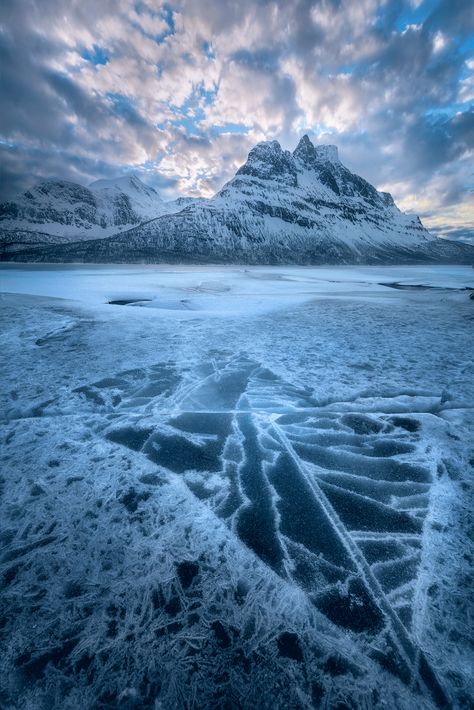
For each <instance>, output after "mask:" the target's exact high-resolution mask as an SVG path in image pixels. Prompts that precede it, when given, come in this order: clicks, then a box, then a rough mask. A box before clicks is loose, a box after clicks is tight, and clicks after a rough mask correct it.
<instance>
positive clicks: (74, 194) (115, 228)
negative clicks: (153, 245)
mask: <svg viewBox="0 0 474 710" xmlns="http://www.w3.org/2000/svg"><path fill="white" fill-rule="evenodd" d="M191 201H192V200H191ZM186 204H189V200H188V201H187V202H186V200H185V202H184V203H183V198H179V199H178V200H174V201H172V202H164V201H163V199H162V198H161V197H160V195H159V194H158V192H157V191H156V190H154V189H153V188H152V187H148V186H147V185H145V184H144V183H143V182H142V181H141V180H140V179H139V178H138V177H136V176H135V175H132V176H128V177H122V178H117V179H113V180H97V181H95V182H93V183H91V184H90V185H89V186H88V187H84V186H83V185H79V184H77V183H74V182H70V181H67V180H56V179H50V180H43V181H42V182H40V183H38V184H37V185H36V186H35V187H33V188H32V189H31V190H27V191H26V192H24V193H23V194H22V195H20V196H19V197H18V198H17V199H16V200H14V201H11V202H5V203H3V204H1V205H0V242H1V243H3V245H4V248H5V249H7V250H17V249H19V248H21V247H22V245H25V244H30V245H35V244H36V245H43V244H50V243H65V242H68V241H76V240H85V239H100V238H102V237H108V236H111V235H113V234H117V233H119V232H121V231H123V230H124V229H130V227H133V226H134V225H138V224H140V223H142V222H145V221H147V220H150V219H154V218H156V217H158V216H160V215H163V214H168V213H170V212H176V211H179V210H181V209H183V207H185V206H186Z"/></svg>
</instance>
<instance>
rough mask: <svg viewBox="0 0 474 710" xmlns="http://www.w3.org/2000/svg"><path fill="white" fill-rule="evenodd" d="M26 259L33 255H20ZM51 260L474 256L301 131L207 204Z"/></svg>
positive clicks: (59, 252)
mask: <svg viewBox="0 0 474 710" xmlns="http://www.w3.org/2000/svg"><path fill="white" fill-rule="evenodd" d="M19 258H20V259H29V258H30V254H29V252H25V254H23V255H19ZM31 258H34V259H38V260H45V261H85V262H88V261H90V262H96V261H98V262H133V261H146V262H157V261H176V262H186V261H188V262H195V261H197V262H228V263H255V264H258V263H267V264H278V263H297V264H324V263H348V264H350V263H404V262H417V261H446V262H460V263H463V262H468V263H471V262H473V261H474V249H473V248H472V247H466V246H464V245H459V244H455V243H453V242H450V243H447V242H446V241H443V240H441V239H439V238H437V237H434V236H432V235H431V234H430V233H429V232H428V231H427V230H426V229H425V228H424V227H423V225H422V224H421V222H420V220H419V219H418V217H415V216H411V215H406V214H403V213H402V212H401V211H400V210H399V209H398V208H397V207H396V205H395V203H394V201H393V199H392V197H391V195H389V194H387V193H382V192H378V191H377V190H376V189H375V188H374V187H373V186H372V185H370V184H369V183H368V182H367V181H366V180H364V179H363V178H361V177H359V176H357V175H354V174H353V173H351V172H350V171H349V170H348V169H347V168H346V167H345V166H344V165H343V164H342V163H341V162H340V160H339V157H338V151H337V148H336V147H335V146H329V145H322V146H317V147H315V146H314V145H313V144H312V143H311V141H310V140H309V138H308V137H307V136H303V138H302V139H301V140H300V142H299V144H298V146H297V147H296V149H295V151H294V152H293V153H290V152H289V151H284V150H282V148H281V146H280V144H279V143H278V142H277V141H269V142H263V143H259V144H258V145H256V146H255V147H254V148H253V149H252V150H251V151H250V154H249V156H248V159H247V162H246V163H245V164H244V165H243V166H242V167H241V168H240V169H239V170H238V171H237V173H236V175H235V177H234V178H233V179H232V180H231V181H230V182H228V183H227V184H226V185H224V187H223V188H222V189H221V190H220V191H219V192H218V193H217V194H216V195H215V196H214V197H213V198H212V199H210V200H203V201H200V202H197V203H194V204H191V205H189V206H187V207H186V208H184V209H182V210H181V211H180V212H179V213H176V214H168V215H162V216H160V217H158V218H157V219H154V220H151V221H149V222H147V223H146V224H142V225H139V226H138V227H135V228H131V229H129V230H127V231H126V232H125V233H124V234H118V235H116V236H114V237H112V238H110V239H102V240H97V241H94V242H90V243H87V244H74V245H70V246H69V245H68V246H63V247H58V248H57V249H54V248H51V247H50V248H47V247H46V248H44V249H41V250H40V251H39V252H38V253H37V254H36V255H34V257H31Z"/></svg>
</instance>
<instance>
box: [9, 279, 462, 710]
mask: <svg viewBox="0 0 474 710" xmlns="http://www.w3.org/2000/svg"><path fill="white" fill-rule="evenodd" d="M0 281H1V286H0V288H1V291H2V296H1V322H2V330H1V333H2V335H1V348H2V359H3V368H2V372H3V376H2V392H1V394H2V413H3V414H2V474H1V478H2V480H1V482H0V483H1V487H2V488H1V490H2V497H1V499H0V500H1V516H0V525H1V531H0V534H1V536H2V543H3V544H2V557H1V558H0V574H1V575H2V585H3V586H2V611H1V628H2V636H3V638H2V653H1V659H2V660H1V662H0V663H1V675H0V677H1V681H0V684H1V687H0V698H1V705H2V707H5V708H20V707H21V708H31V709H33V708H34V709H35V710H36V709H37V708H41V709H42V708H71V709H73V708H78V707H81V708H87V709H88V708H90V709H92V708H116V707H120V708H122V707H123V708H154V709H155V708H160V707H161V708H171V707H176V708H228V707H229V708H230V707H232V708H257V707H258V708H289V707H291V708H311V707H315V708H318V707H323V708H334V709H335V708H338V709H339V710H343V708H354V709H357V710H358V709H359V708H364V709H369V708H393V707H396V708H401V709H402V710H404V709H407V710H409V709H411V708H413V707H419V708H437V707H454V708H463V707H469V706H470V705H471V704H472V702H473V701H474V688H473V679H472V667H473V665H474V654H473V650H472V645H471V631H472V628H471V623H470V620H471V621H472V612H473V604H472V594H471V592H470V589H472V579H473V560H474V550H473V544H472V524H473V512H472V511H473V509H474V508H473V491H474V486H473V475H474V447H473V441H474V437H473V424H474V367H473V357H472V352H473V344H474V343H473V326H474V301H473V300H471V299H470V294H471V293H472V290H470V289H472V288H473V287H474V272H473V271H472V269H469V268H467V267H456V266H453V267H446V266H441V267H437V266H430V267H403V268H401V267H400V268H399V267H366V268H364V267H357V268H353V267H341V268H333V267H332V268H324V267H321V268H309V267H308V268H298V267H289V268H287V267H241V268H237V267H202V266H200V267H175V266H173V267H167V266H120V267H117V266H110V267H104V266H77V267H74V266H71V267H64V266H54V267H53V266H34V267H33V266H31V267H30V266H24V265H23V266H19V265H15V266H13V265H11V266H10V265H9V266H5V267H2V268H1V270H0Z"/></svg>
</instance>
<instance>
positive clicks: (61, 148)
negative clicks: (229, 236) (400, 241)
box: [0, 0, 474, 243]
mask: <svg viewBox="0 0 474 710" xmlns="http://www.w3.org/2000/svg"><path fill="white" fill-rule="evenodd" d="M304 133H308V134H309V136H310V137H311V139H312V140H313V142H314V143H334V144H336V145H337V146H338V147H339V155H340V158H341V160H342V162H343V163H344V164H345V165H347V167H348V168H350V169H351V170H352V171H353V172H356V173H358V174H360V175H362V176H363V177H365V178H366V179H368V180H369V181H370V182H371V183H372V184H374V185H375V186H376V187H377V188H378V189H380V190H384V191H388V192H391V193H392V195H393V197H394V199H395V201H396V203H397V204H398V206H399V207H400V208H401V209H402V210H404V211H409V212H414V213H416V214H418V215H420V216H421V218H422V220H423V223H424V224H425V226H426V227H428V228H429V229H431V230H432V231H433V232H435V233H438V234H439V235H441V236H449V237H450V238H453V239H464V240H467V241H471V242H472V243H474V173H473V165H474V160H473V158H474V3H473V2H472V0H357V2H356V1H355V0H317V1H315V2H314V1H313V2H308V1H307V0H280V1H274V0H273V1H270V0H268V1H267V0H252V1H251V0H239V1H238V2H236V0H179V1H176V2H173V1H171V2H164V3H163V2H159V1H157V0H156V1H155V0H139V1H138V2H134V1H133V0H1V3H0V201H2V200H7V199H11V198H12V197H14V196H15V194H17V193H19V192H21V191H23V190H24V189H26V188H27V187H29V186H31V184H34V183H35V182H36V181H38V180H39V179H42V178H45V177H61V178H66V179H70V180H73V181H76V182H79V183H81V184H88V183H89V182H91V181H93V180H95V179H99V178H107V177H116V176H120V175H125V174H130V173H134V174H136V175H138V176H139V177H140V178H141V179H142V180H143V181H144V182H146V183H148V184H150V185H152V186H154V187H155V188H157V189H158V190H159V191H160V192H161V194H162V195H163V197H164V198H169V199H171V198H173V197H175V196H177V195H193V196H204V197H208V196H211V195H212V194H214V193H215V192H216V191H217V190H218V189H219V188H220V187H221V186H222V185H223V184H224V183H225V182H226V181H227V180H228V179H230V178H231V177H232V176H233V174H234V173H235V171H236V170H237V169H238V167H239V166H240V165H241V164H242V163H243V162H245V159H246V156H247V154H248V152H249V150H250V148H251V147H252V146H253V145H255V143H257V142H258V141H262V140H272V139H277V140H279V141H280V143H281V144H282V146H283V148H287V149H291V150H292V149H294V147H295V146H296V144H297V142H298V140H299V138H300V137H301V136H302V135H303V134H304Z"/></svg>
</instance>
